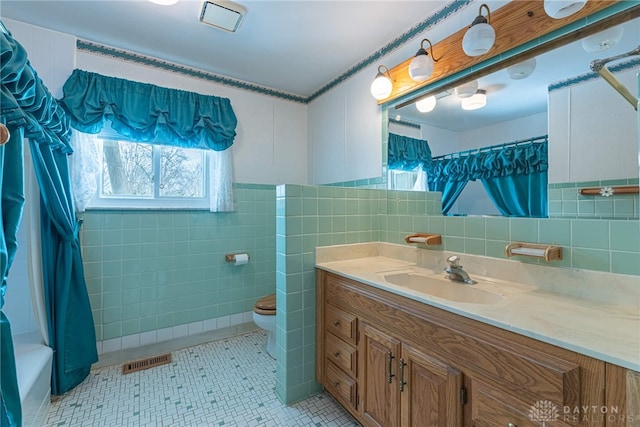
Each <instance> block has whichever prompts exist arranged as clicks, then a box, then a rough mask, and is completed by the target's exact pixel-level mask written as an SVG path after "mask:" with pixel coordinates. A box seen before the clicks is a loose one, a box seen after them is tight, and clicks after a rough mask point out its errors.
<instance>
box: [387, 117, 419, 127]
mask: <svg viewBox="0 0 640 427" xmlns="http://www.w3.org/2000/svg"><path fill="white" fill-rule="evenodd" d="M389 123H393V124H396V125H400V126H407V127H410V128H414V129H420V125H419V124H417V123H412V122H408V121H406V120H396V119H389Z"/></svg>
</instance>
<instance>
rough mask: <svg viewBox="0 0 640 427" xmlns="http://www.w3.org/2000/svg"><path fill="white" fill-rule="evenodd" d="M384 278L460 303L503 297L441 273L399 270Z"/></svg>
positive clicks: (479, 302) (389, 281)
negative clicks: (426, 273) (425, 273)
mask: <svg viewBox="0 0 640 427" xmlns="http://www.w3.org/2000/svg"><path fill="white" fill-rule="evenodd" d="M384 280H385V281H386V282H388V283H391V284H393V285H396V286H401V287H403V288H407V289H411V290H413V291H417V292H422V293H425V294H428V295H432V296H434V297H438V298H442V299H446V300H449V301H456V302H462V303H470V304H497V303H499V302H500V301H502V300H503V298H504V297H503V296H502V295H500V294H496V293H493V292H489V291H486V290H484V289H481V288H479V287H478V285H467V284H464V283H461V282H454V281H452V280H449V279H446V278H445V277H444V276H443V275H424V274H419V273H414V272H402V273H400V272H399V273H388V274H385V275H384Z"/></svg>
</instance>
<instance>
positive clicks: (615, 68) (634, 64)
mask: <svg viewBox="0 0 640 427" xmlns="http://www.w3.org/2000/svg"><path fill="white" fill-rule="evenodd" d="M607 68H609V71H611V72H612V73H621V72H623V71H628V70H633V69H636V68H638V69H640V59H631V60H628V61H624V62H621V63H619V64H616V65H612V66H611V67H607ZM598 77H599V75H598V73H593V72H591V73H585V74H580V75H578V76H575V77H571V78H569V79H566V80H561V81H558V82H555V83H551V84H550V85H549V93H551V92H553V91H556V90H560V89H565V88H567V87H569V86H574V85H577V84H580V83H585V82H588V81H590V80H595V79H597V78H598Z"/></svg>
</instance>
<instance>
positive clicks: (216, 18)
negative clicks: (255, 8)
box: [200, 0, 247, 33]
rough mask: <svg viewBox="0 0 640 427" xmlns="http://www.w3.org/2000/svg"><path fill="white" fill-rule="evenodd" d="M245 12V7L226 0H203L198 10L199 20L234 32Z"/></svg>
mask: <svg viewBox="0 0 640 427" xmlns="http://www.w3.org/2000/svg"><path fill="white" fill-rule="evenodd" d="M246 14H247V8H246V7H244V6H242V5H240V4H238V3H234V2H232V1H227V0H215V1H212V0H205V2H204V3H203V4H202V12H200V22H202V23H203V24H207V25H210V26H212V27H214V28H218V29H220V30H224V31H228V32H230V33H234V32H236V31H237V30H238V28H239V27H240V24H241V23H242V20H243V19H244V16H245V15H246Z"/></svg>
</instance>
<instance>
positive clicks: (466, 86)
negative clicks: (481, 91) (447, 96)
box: [455, 80, 478, 98]
mask: <svg viewBox="0 0 640 427" xmlns="http://www.w3.org/2000/svg"><path fill="white" fill-rule="evenodd" d="M477 90H478V81H477V80H471V81H470V82H467V83H463V84H461V85H460V86H457V87H456V88H455V92H456V96H457V97H458V98H469V97H470V96H473V94H474V93H476V91H477Z"/></svg>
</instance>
